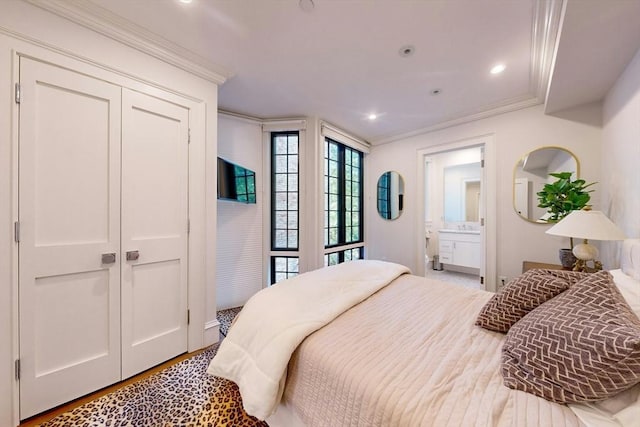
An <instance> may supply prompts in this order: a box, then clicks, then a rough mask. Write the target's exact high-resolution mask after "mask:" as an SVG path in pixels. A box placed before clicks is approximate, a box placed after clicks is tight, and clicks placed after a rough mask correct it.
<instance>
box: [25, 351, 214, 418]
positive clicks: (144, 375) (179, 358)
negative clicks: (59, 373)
mask: <svg viewBox="0 0 640 427" xmlns="http://www.w3.org/2000/svg"><path fill="white" fill-rule="evenodd" d="M202 351H203V350H198V351H194V352H193V353H185V354H182V355H180V356H177V357H175V358H173V359H171V360H169V361H166V362H164V363H162V364H160V365H158V366H155V367H153V368H151V369H148V370H146V371H144V372H142V373H140V374H138V375H135V376H133V377H131V378H129V379H127V380H124V381H121V382H119V383H116V384H113V385H111V386H109V387H105V388H103V389H102V390H98V391H96V392H94V393H91V394H88V395H86V396H83V397H80V398H78V399H76V400H73V401H71V402H69V403H65V404H63V405H60V406H58V407H56V408H53V409H51V410H49V411H47V412H43V413H42V414H39V415H36V416H33V417H31V418H28V419H26V420H23V421H22V423H21V424H20V427H35V426H39V425H40V424H42V423H44V422H47V421H49V420H51V419H53V418H55V417H57V416H58V415H60V414H63V413H65V412H68V411H71V410H73V409H75V408H77V407H78V406H81V405H84V404H85V403H87V402H90V401H92V400H94V399H97V398H99V397H102V396H104V395H105V394H108V393H111V392H113V391H116V390H118V389H119V388H122V387H124V386H126V385H129V384H131V383H134V382H136V381H139V380H143V379H145V378H147V377H149V376H151V375H153V374H155V373H157V372H160V371H162V370H163V369H166V368H168V367H170V366H173V365H175V364H176V363H179V362H182V361H183V360H185V359H188V358H190V357H193V356H195V355H196V354H199V353H201V352H202Z"/></svg>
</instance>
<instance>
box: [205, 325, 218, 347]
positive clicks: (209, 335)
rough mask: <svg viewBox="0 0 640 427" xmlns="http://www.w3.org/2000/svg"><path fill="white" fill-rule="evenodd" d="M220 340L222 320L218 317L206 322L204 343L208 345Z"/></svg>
mask: <svg viewBox="0 0 640 427" xmlns="http://www.w3.org/2000/svg"><path fill="white" fill-rule="evenodd" d="M218 341H220V322H218V320H217V319H215V320H210V321H208V322H206V323H205V324H204V345H205V347H208V346H210V345H212V344H215V343H217V342H218Z"/></svg>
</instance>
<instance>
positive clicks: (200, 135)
mask: <svg viewBox="0 0 640 427" xmlns="http://www.w3.org/2000/svg"><path fill="white" fill-rule="evenodd" d="M14 51H17V52H22V53H26V54H31V55H34V56H36V57H46V58H45V59H49V60H52V61H54V62H55V59H56V58H65V60H67V59H68V60H69V61H76V62H78V63H80V64H91V66H94V67H95V68H96V69H97V70H98V71H99V72H101V73H102V72H104V73H110V72H111V71H114V73H113V75H114V76H115V78H116V79H127V81H131V82H133V83H132V85H133V86H134V87H135V88H140V87H142V85H143V83H141V81H145V82H153V84H152V85H151V86H149V85H145V86H144V87H145V88H146V89H145V90H147V91H148V92H149V93H152V94H153V93H154V92H155V91H158V90H159V89H158V88H161V89H164V88H171V90H172V91H174V93H178V94H181V95H182V96H186V97H188V98H189V99H191V100H193V101H194V102H197V103H199V105H200V106H201V107H202V108H200V110H199V112H198V114H194V116H193V117H192V119H193V120H194V121H197V122H199V123H200V124H201V125H202V126H201V128H202V129H203V132H197V133H196V134H192V144H191V147H190V152H191V153H192V154H195V159H196V160H194V163H190V168H192V171H194V170H196V169H197V170H198V172H197V176H198V177H199V178H198V179H197V180H194V179H192V180H191V182H190V199H191V201H193V202H194V203H195V208H194V206H193V205H192V204H191V201H190V209H191V210H190V215H191V223H192V229H191V235H190V281H198V282H199V283H200V285H199V288H200V291H199V292H193V295H190V301H191V300H192V298H195V300H196V301H198V304H201V309H199V310H194V311H193V312H192V319H191V320H192V324H193V325H204V322H205V319H204V317H205V314H204V312H205V304H206V305H209V306H213V307H215V305H216V302H215V275H214V273H215V240H216V239H215V232H216V231H215V223H216V205H215V202H216V201H215V194H216V193H215V179H216V176H215V166H214V167H211V165H215V158H216V151H217V149H216V134H217V116H216V111H217V85H216V84H214V83H212V82H209V81H205V80H203V79H201V78H198V77H195V76H193V75H191V74H189V73H187V72H185V71H183V70H180V69H178V68H176V67H174V66H170V65H168V64H166V63H164V62H162V61H160V60H157V59H155V58H153V57H151V56H148V55H145V54H143V53H141V52H140V51H138V50H136V49H133V48H129V47H126V46H124V45H122V44H120V43H118V42H115V41H114V40H112V39H109V38H107V37H105V36H102V35H99V34H97V33H94V32H92V31H90V30H88V29H86V28H84V27H81V26H79V25H75V24H72V23H70V21H68V20H66V19H63V18H60V17H57V16H55V15H53V14H51V13H48V12H45V11H44V10H42V9H40V8H37V7H35V6H32V5H30V4H28V3H26V2H22V1H3V2H2V13H0V82H1V84H0V99H1V100H2V102H0V200H1V203H0V285H1V286H0V425H2V426H11V425H15V423H16V422H17V412H16V411H14V409H15V408H16V406H15V403H16V401H15V400H14V396H16V394H15V393H16V390H17V383H16V382H15V380H14V373H13V361H14V358H15V357H16V355H17V341H15V340H14V331H15V330H16V328H17V325H16V319H17V317H16V313H17V311H16V308H17V305H16V303H17V295H16V294H15V292H14V284H15V278H14V276H13V275H12V271H13V266H14V265H15V263H16V260H15V259H14V258H12V256H13V253H14V248H15V243H14V242H13V232H12V228H13V221H14V220H15V218H16V212H14V211H13V206H14V205H15V198H16V194H15V191H14V190H15V188H16V187H15V183H14V182H12V176H13V173H14V159H15V155H16V153H15V152H14V150H13V145H12V144H13V141H14V140H15V138H16V128H15V124H16V123H17V118H16V114H15V105H14V103H13V101H12V99H13V83H14V81H16V80H15V79H16V77H17V63H15V61H14V58H15V57H14V53H13V52H14ZM115 70H118V71H123V72H125V73H126V76H125V75H124V74H122V73H119V72H116V71H115ZM207 110H208V111H207ZM207 113H208V114H207ZM204 129H206V132H204ZM194 142H195V143H194ZM190 162H191V156H190ZM194 168H195V169H194ZM205 177H206V179H205ZM191 178H193V176H192V177H191ZM194 248H195V249H196V250H194ZM192 263H193V264H192ZM192 266H195V267H194V268H192ZM205 280H206V282H205ZM205 283H206V288H205ZM194 291H195V290H194ZM214 318H215V317H214ZM190 331H191V329H190ZM196 335H198V339H199V341H200V343H202V340H203V336H204V330H203V328H200V329H199V330H198V331H197V334H196ZM216 336H217V334H216ZM191 338H193V336H192V335H191V332H190V343H191ZM216 339H217V338H216Z"/></svg>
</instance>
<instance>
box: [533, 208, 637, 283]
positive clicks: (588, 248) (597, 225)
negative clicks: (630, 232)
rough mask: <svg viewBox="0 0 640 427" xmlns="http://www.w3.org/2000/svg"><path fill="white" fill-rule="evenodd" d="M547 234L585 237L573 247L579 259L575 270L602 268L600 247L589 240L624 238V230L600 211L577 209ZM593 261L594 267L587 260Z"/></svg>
mask: <svg viewBox="0 0 640 427" xmlns="http://www.w3.org/2000/svg"><path fill="white" fill-rule="evenodd" d="M546 232H547V234H552V235H554V236H564V237H575V238H578V239H584V240H583V242H582V243H580V244H577V245H575V246H574V247H573V254H574V255H575V257H576V258H577V259H578V260H577V261H576V263H575V264H574V266H573V270H575V271H587V270H602V263H601V262H599V261H597V260H596V258H597V257H598V248H596V247H595V246H593V245H591V244H590V243H589V242H588V240H589V239H591V240H624V238H625V236H624V233H623V232H622V230H620V228H618V226H617V225H615V224H614V223H613V222H611V220H610V219H609V218H607V216H606V215H605V214H603V213H602V212H600V211H592V210H587V209H583V210H575V211H572V212H571V213H570V214H569V215H567V216H566V217H564V218H563V219H561V220H560V221H559V222H558V223H557V224H555V225H554V226H553V227H551V228H550V229H548V230H547V231H546ZM589 261H593V268H590V267H588V266H587V262H589Z"/></svg>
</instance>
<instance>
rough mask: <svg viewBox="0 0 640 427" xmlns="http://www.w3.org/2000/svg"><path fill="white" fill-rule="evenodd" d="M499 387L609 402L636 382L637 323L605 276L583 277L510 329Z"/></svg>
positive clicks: (639, 377) (639, 372)
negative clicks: (501, 384)
mask: <svg viewBox="0 0 640 427" xmlns="http://www.w3.org/2000/svg"><path fill="white" fill-rule="evenodd" d="M502 375H503V377H504V384H505V385H506V386H507V387H509V388H513V389H516V390H522V391H526V392H528V393H532V394H535V395H537V396H540V397H543V398H545V399H547V400H551V401H554V402H559V403H571V402H587V401H594V400H601V399H605V398H608V397H611V396H613V395H615V394H617V393H619V392H621V391H623V390H626V389H628V388H630V387H632V386H633V385H634V384H637V383H639V382H640V319H638V316H636V315H635V313H634V312H633V311H632V310H631V308H630V307H629V305H628V304H627V303H626V301H625V300H624V297H623V296H622V295H621V294H620V292H619V291H618V289H617V288H616V286H615V284H614V283H613V280H612V277H611V275H610V274H609V273H608V272H606V271H603V272H599V273H596V274H592V275H589V276H588V277H587V278H585V279H583V280H581V281H580V282H578V283H576V284H575V285H573V286H571V288H569V290H568V291H566V292H564V293H563V294H561V295H558V296H557V297H555V298H553V299H552V300H550V301H548V302H546V303H544V304H542V305H541V306H540V307H538V308H536V309H535V310H533V311H531V313H529V314H527V315H526V316H525V317H524V318H523V319H522V320H520V321H519V322H518V323H516V324H515V325H513V327H512V328H511V329H510V330H509V333H508V334H507V336H506V339H505V343H504V346H503V348H502Z"/></svg>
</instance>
